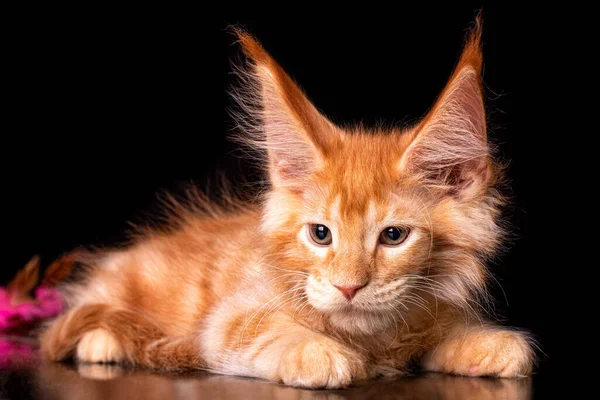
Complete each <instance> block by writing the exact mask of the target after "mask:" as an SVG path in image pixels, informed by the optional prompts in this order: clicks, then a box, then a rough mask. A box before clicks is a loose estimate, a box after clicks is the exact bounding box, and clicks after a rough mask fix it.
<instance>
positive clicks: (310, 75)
mask: <svg viewBox="0 0 600 400" xmlns="http://www.w3.org/2000/svg"><path fill="white" fill-rule="evenodd" d="M480 5H481V4H480V3H471V4H467V3H464V4H462V5H460V6H457V5H454V6H451V7H450V6H445V7H441V8H440V7H438V6H432V5H426V6H421V7H408V6H402V7H399V8H396V9H383V8H382V9H379V8H376V7H372V8H371V9H369V10H353V12H351V14H352V15H350V16H346V15H342V13H339V12H325V11H322V10H320V11H316V10H306V9H304V10H301V11H303V12H301V11H298V12H296V11H294V10H293V9H292V10H290V12H286V13H283V12H282V13H281V15H279V16H278V15H277V13H275V15H270V16H267V15H266V14H262V15H260V14H257V16H256V17H250V16H249V14H241V13H239V15H234V14H233V13H229V14H227V13H223V14H220V15H218V16H216V15H209V14H208V13H207V12H204V11H202V10H193V11H192V10H168V11H167V10H163V9H161V8H157V9H149V8H140V9H136V10H127V11H123V10H116V9H115V10H112V9H103V10H100V9H97V10H91V9H89V10H87V9H86V10H76V9H75V10H74V9H68V10H67V9H65V10H57V9H51V10H50V9H32V10H27V11H26V12H23V13H18V14H15V15H7V17H8V19H9V20H10V19H11V18H14V20H12V22H14V23H13V24H11V28H10V29H9V30H8V31H9V34H8V36H7V37H6V38H5V41H4V42H5V43H6V46H5V48H4V49H3V52H4V57H3V62H2V63H3V64H4V67H7V69H8V70H9V71H10V73H7V74H6V75H5V76H4V81H5V85H4V86H5V87H6V88H7V89H8V90H7V92H6V97H5V98H6V100H7V104H5V118H3V122H4V123H3V140H2V146H1V151H2V157H1V158H2V161H1V162H2V194H3V199H4V202H5V206H4V213H5V220H4V232H5V234H7V238H6V239H5V241H4V245H5V246H6V247H5V249H4V254H5V255H7V257H6V258H5V259H4V260H3V262H2V264H1V278H2V282H6V281H7V280H8V279H9V278H10V277H11V276H12V275H13V274H14V272H15V270H16V269H18V268H20V267H21V266H23V265H24V264H25V263H26V261H27V260H28V259H29V258H30V257H31V256H32V255H33V254H40V255H41V256H42V259H43V262H44V264H47V263H48V262H50V261H51V260H52V259H53V258H54V257H56V256H58V255H59V254H61V253H62V252H65V251H68V250H70V249H72V248H73V247H75V246H79V245H90V244H95V245H103V244H113V243H117V242H119V241H120V240H122V239H123V238H124V231H125V229H127V227H128V225H127V221H143V220H144V219H145V218H147V215H148V213H151V212H152V211H153V210H154V209H155V204H156V193H157V192H159V191H161V190H172V191H174V192H178V191H180V190H181V187H182V186H183V185H185V184H187V183H190V182H195V183H196V184H198V185H200V186H201V187H206V186H207V185H208V187H214V182H215V180H217V179H216V177H217V175H218V173H220V172H225V174H226V175H227V176H228V177H230V178H232V179H234V180H235V179H236V178H237V177H240V176H249V177H250V179H252V178H254V177H255V175H254V173H255V171H254V170H253V169H252V167H251V166H250V165H249V163H248V162H246V161H244V160H240V159H239V158H238V157H237V156H238V155H239V153H238V152H236V150H235V149H236V146H235V145H234V144H232V143H231V142H229V141H228V140H227V139H226V134H227V132H228V131H229V130H230V129H231V126H232V122H231V118H230V117H229V116H228V113H227V108H228V107H230V106H231V101H230V99H229V97H228V96H227V93H226V91H227V89H228V87H229V85H230V84H231V83H232V82H233V77H232V75H231V71H232V69H231V65H230V62H231V61H232V60H236V59H240V58H241V56H240V52H239V48H238V47H237V46H236V45H235V44H234V39H233V37H232V35H231V34H230V33H229V32H228V31H227V26H228V25H229V24H236V23H240V24H242V25H244V26H245V27H246V28H248V29H249V31H250V32H251V33H253V34H255V35H256V36H257V37H258V38H259V40H261V41H262V43H263V44H264V46H265V47H266V49H267V50H268V51H270V52H271V53H272V55H273V56H274V57H275V58H276V59H277V60H278V61H279V62H280V64H281V65H282V66H283V67H284V69H286V70H287V71H288V72H289V73H290V75H292V76H293V77H294V78H295V79H296V80H297V81H298V82H299V83H300V85H301V86H302V87H303V88H304V89H305V90H306V92H307V93H308V95H309V97H310V98H311V99H312V100H313V101H314V103H315V104H316V105H317V107H318V108H319V109H321V110H322V111H323V112H324V113H325V114H327V115H328V116H330V117H331V119H332V120H333V121H335V122H338V123H342V124H343V123H351V122H358V121H363V122H365V123H366V124H375V123H377V122H379V121H385V122H388V123H389V122H408V121H414V120H415V119H417V118H419V117H421V116H422V115H423V114H424V113H425V112H426V111H427V109H428V107H429V106H430V105H431V104H432V102H433V101H434V99H435V97H436V96H437V94H438V93H439V91H440V90H441V89H442V88H443V86H444V84H445V82H446V80H447V78H448V77H449V74H450V73H451V70H452V68H453V66H454V63H455V62H456V60H457V58H458V55H459V54H460V50H461V45H462V41H463V38H464V34H465V32H466V29H467V28H468V27H469V25H470V24H471V23H472V22H473V20H474V15H475V13H476V11H477V9H478V8H479V7H480ZM231 8H232V9H234V7H231ZM271 11H272V10H271ZM306 11H309V12H306ZM345 11H352V10H345ZM300 14H305V15H300ZM483 17H484V41H483V42H484V58H485V70H484V80H485V84H486V97H487V100H486V102H487V107H488V110H489V114H488V118H489V122H490V134H489V135H490V138H491V139H492V140H493V141H494V142H495V143H497V144H498V145H499V148H500V154H501V155H502V156H503V157H504V158H505V159H507V160H510V168H509V170H508V172H509V178H510V180H511V186H512V193H511V195H512V196H513V204H512V207H511V208H510V209H509V214H508V215H509V218H510V221H511V223H512V224H513V226H514V233H515V236H514V237H515V239H514V240H513V243H512V245H511V247H510V248H509V249H508V252H507V253H506V254H505V255H503V256H502V257H501V258H500V259H499V260H497V261H496V262H495V263H494V264H492V265H491V266H490V267H491V269H492V271H493V273H494V275H495V276H496V278H497V279H498V281H499V282H500V283H501V285H502V287H503V289H504V292H505V294H506V298H507V300H508V302H507V301H506V299H505V296H504V294H503V293H502V290H500V289H499V286H498V285H495V286H494V288H493V290H494V293H495V295H496V298H497V299H498V310H499V313H500V314H501V315H502V316H503V317H504V319H505V321H506V323H510V324H511V325H515V326H518V327H522V328H526V329H528V330H530V331H532V332H533V333H534V335H535V337H536V338H537V339H538V340H539V342H540V344H541V347H542V349H543V351H544V353H545V354H542V355H541V360H542V362H541V365H540V367H539V369H538V373H537V375H536V376H537V378H536V379H538V382H542V381H543V379H546V378H544V377H548V376H550V375H549V374H551V372H552V371H553V370H554V369H553V368H554V367H556V366H557V365H558V354H559V353H561V343H562V341H563V338H562V332H561V329H562V328H561V327H560V326H561V323H560V321H561V319H562V318H563V317H560V316H556V315H564V314H563V313H564V311H559V310H558V308H559V306H558V302H557V295H556V291H557V278H556V275H557V273H556V268H557V267H556V265H560V263H561V262H560V260H561V259H562V257H563V256H564V255H565V254H566V253H567V252H568V249H569V243H570V242H569V240H568V239H567V238H565V237H564V236H565V235H564V229H562V227H561V226H560V225H558V226H557V224H556V222H555V221H556V220H557V219H559V218H563V217H558V215H560V214H558V213H560V209H561V204H562V201H563V200H564V197H568V195H567V194H565V193H569V191H570V190H572V188H573V185H574V183H573V182H571V181H570V180H569V179H559V178H557V175H558V174H559V173H561V172H564V170H565V168H568V166H569V162H568V161H567V157H568V154H569V152H568V150H567V145H568V142H569V141H568V140H566V139H565V137H568V136H569V135H570V132H569V131H566V130H565V126H567V124H568V122H567V121H568V120H569V119H570V118H571V116H570V115H569V111H568V110H569V109H570V105H571V99H572V96H570V95H569V94H568V92H569V90H570V89H569V88H570V87H571V86H572V82H571V81H569V80H567V79H566V78H565V76H566V74H567V73H566V69H567V68H569V65H570V64H571V63H570V61H569V60H570V57H572V56H571V55H570V54H569V52H572V51H573V50H572V44H571V43H570V40H569V38H570V37H572V36H573V35H574V33H573V30H572V28H573V25H574V24H573V25H572V24H571V22H572V20H571V19H570V17H569V16H568V15H567V14H566V13H563V10H562V9H557V10H547V9H535V10H527V9H525V8H523V7H511V6H498V5H492V4H484V11H483ZM571 73H572V71H571ZM211 185H213V186H211ZM6 202H7V203H8V204H6ZM562 267H564V265H561V266H560V267H558V268H562ZM544 382H549V378H547V379H546V381H544ZM538 386H539V385H538ZM539 390H543V389H538V391H539Z"/></svg>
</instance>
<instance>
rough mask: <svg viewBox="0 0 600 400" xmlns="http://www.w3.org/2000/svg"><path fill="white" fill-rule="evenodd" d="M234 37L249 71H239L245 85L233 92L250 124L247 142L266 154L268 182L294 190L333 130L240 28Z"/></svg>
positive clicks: (333, 139)
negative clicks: (252, 132)
mask: <svg viewBox="0 0 600 400" xmlns="http://www.w3.org/2000/svg"><path fill="white" fill-rule="evenodd" d="M234 33H235V34H236V36H237V38H238V40H239V43H240V44H241V47H242V50H243V52H244V54H245V56H246V57H247V59H248V61H249V63H250V67H251V68H250V70H249V71H246V72H242V75H243V76H242V81H243V82H244V84H245V87H244V88H242V90H238V91H237V92H236V93H234V96H235V97H236V100H237V101H238V104H240V105H241V109H242V110H243V111H244V115H243V119H244V120H245V121H243V122H244V123H245V125H248V122H247V121H248V119H250V120H251V121H252V122H251V123H250V125H252V127H253V128H254V129H253V130H254V132H255V134H254V137H253V140H254V141H253V144H254V146H256V145H257V144H259V146H261V147H263V148H264V149H265V150H266V151H267V154H268V159H269V176H270V178H271V182H272V183H273V184H274V185H275V186H283V187H290V186H295V187H300V186H302V184H303V180H304V179H306V178H308V177H309V176H310V174H311V173H312V172H313V171H314V170H315V169H317V168H318V167H319V166H320V165H322V162H323V159H324V157H326V156H327V154H328V153H329V152H330V151H331V149H332V148H333V147H334V146H335V144H336V143H337V140H338V139H339V132H338V131H337V129H336V127H335V126H334V125H333V124H332V123H331V122H329V121H328V120H327V119H326V118H325V117H324V116H323V115H321V113H319V111H318V110H317V109H316V108H315V107H314V106H313V105H312V103H311V102H310V101H309V99H308V98H307V97H306V95H305V94H304V92H303V91H302V90H301V89H300V87H299V86H298V85H297V84H296V83H295V82H294V80H293V79H292V78H291V77H290V76H289V75H288V74H286V73H285V71H284V70H283V69H282V68H281V67H280V66H279V64H278V63H277V62H276V61H275V60H274V59H273V58H272V57H271V56H270V55H269V53H268V52H267V51H266V50H265V49H264V48H263V46H262V45H261V44H260V43H259V42H258V41H257V40H256V39H255V38H254V37H252V36H251V35H250V34H248V33H247V32H246V31H244V30H243V29H240V28H234ZM248 114H254V115H248ZM238 120H239V118H238ZM256 136H258V138H257V137H256ZM257 139H258V140H257Z"/></svg>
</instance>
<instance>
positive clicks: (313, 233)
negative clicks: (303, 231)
mask: <svg viewBox="0 0 600 400" xmlns="http://www.w3.org/2000/svg"><path fill="white" fill-rule="evenodd" d="M308 232H309V234H310V238H311V239H312V241H313V242H315V243H316V244H318V245H320V246H329V245H330V244H331V231H330V230H329V228H328V227H326V226H325V225H321V224H310V225H309V226H308Z"/></svg>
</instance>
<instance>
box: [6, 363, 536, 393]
mask: <svg viewBox="0 0 600 400" xmlns="http://www.w3.org/2000/svg"><path fill="white" fill-rule="evenodd" d="M531 396H532V380H531V378H526V379H484V378H466V377H455V376H447V375H441V374H424V375H419V376H415V377H409V378H398V379H392V380H378V381H371V382H365V383H360V384H357V385H356V386H354V387H351V388H348V389H345V390H318V391H310V390H302V389H296V388H290V387H285V386H281V385H277V384H272V383H268V382H264V381H259V380H253V379H245V378H237V377H229V376H219V375H213V374H208V373H202V372H199V373H193V374H179V375H175V374H157V373H150V372H148V371H139V370H132V369H124V368H121V367H118V366H114V365H69V364H53V363H41V364H40V363H37V362H30V363H28V364H25V365H21V366H12V367H8V368H4V369H2V370H0V398H2V399H84V400H100V399H114V400H118V399H127V400H136V399H140V400H154V399H156V400H159V399H160V400H166V399H286V400H287V399H290V400H291V399H298V400H300V399H319V400H324V399H331V400H334V399H335V400H341V399H483V400H485V399H530V398H531Z"/></svg>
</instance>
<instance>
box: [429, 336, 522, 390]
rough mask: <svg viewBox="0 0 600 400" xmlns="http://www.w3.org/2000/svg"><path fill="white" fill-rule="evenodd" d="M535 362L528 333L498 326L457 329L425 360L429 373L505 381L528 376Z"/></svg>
mask: <svg viewBox="0 0 600 400" xmlns="http://www.w3.org/2000/svg"><path fill="white" fill-rule="evenodd" d="M533 363H534V352H533V350H532V341H531V340H530V339H529V338H528V336H527V335H526V334H523V333H521V332H518V331H512V330H509V329H505V328H501V327H495V326H472V327H468V328H455V329H454V330H452V331H451V333H450V334H449V335H448V336H447V337H446V338H445V339H443V340H442V342H440V344H439V345H438V346H437V347H436V348H435V349H433V350H432V351H430V352H429V353H428V354H427V355H426V356H425V358H424V359H423V366H424V367H425V369H427V370H429V371H437V372H445V373H450V374H458V375H468V376H492V377H502V378H515V377H523V376H526V375H528V374H530V373H531V370H532V367H533Z"/></svg>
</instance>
